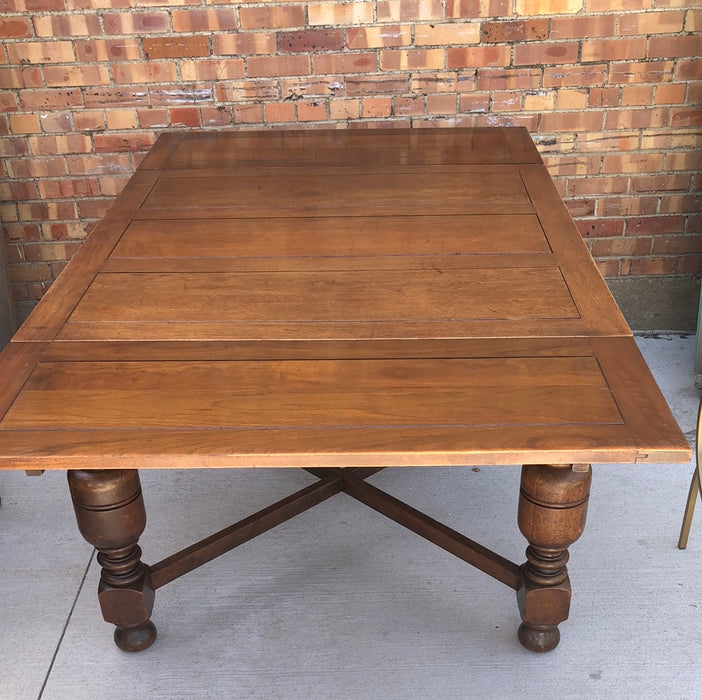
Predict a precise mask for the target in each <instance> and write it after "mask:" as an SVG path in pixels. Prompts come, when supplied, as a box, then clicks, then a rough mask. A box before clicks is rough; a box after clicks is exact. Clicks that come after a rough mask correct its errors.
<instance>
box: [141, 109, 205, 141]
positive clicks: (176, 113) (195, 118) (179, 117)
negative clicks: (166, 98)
mask: <svg viewBox="0 0 702 700" xmlns="http://www.w3.org/2000/svg"><path fill="white" fill-rule="evenodd" d="M168 123H169V125H170V126H187V127H191V128H194V127H198V126H200V125H201V114H200V109H199V108H198V107H171V108H170V109H169V110H168ZM141 150H146V149H143V148H142V149H141Z"/></svg>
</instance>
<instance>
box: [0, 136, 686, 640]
mask: <svg viewBox="0 0 702 700" xmlns="http://www.w3.org/2000/svg"><path fill="white" fill-rule="evenodd" d="M689 454H690V452H689V447H688V445H687V443H686V442H685V439H684V437H683V436H682V434H681V433H680V430H679V428H678V426H677V425H676V423H675V421H674V419H673V418H672V416H671V414H670V411H669V410H668V407H667V406H666V404H665V401H664V400H663V397H662V396H661V394H660V391H659V390H658V388H657V387H656V385H655V382H654V381H653V379H652V378H651V375H650V373H649V371H648V369H647V368H646V366H645V363H644V362H643V359H642V358H641V355H640V353H639V352H638V350H637V348H636V344H635V342H634V340H633V337H632V335H631V333H630V331H629V329H628V327H627V326H626V323H625V321H624V319H623V318H622V316H621V314H620V312H619V310H618V309H617V307H616V304H615V303H614V300H613V299H612V296H611V295H610V294H609V291H608V290H607V288H606V286H605V284H604V282H603V281H602V279H601V277H600V276H599V274H598V271H597V268H596V266H595V264H594V263H593V261H592V259H591V258H590V256H589V254H588V252H587V249H586V247H585V245H584V244H583V241H582V239H581V237H580V235H579V233H578V231H577V229H576V228H575V226H574V224H573V222H572V220H571V218H570V216H569V214H568V211H567V210H566V208H565V206H564V205H563V203H562V202H561V199H560V197H559V195H558V192H557V191H556V189H555V187H554V185H553V183H552V181H551V179H550V178H549V176H548V173H547V171H546V169H545V168H544V166H543V163H542V162H541V159H540V157H539V155H538V153H537V151H536V148H535V147H534V144H533V143H532V141H531V139H530V138H529V136H528V134H527V132H526V131H525V130H524V129H519V128H515V129H451V130H408V129H405V130H403V129H397V130H379V131H367V132H359V131H316V130H315V131H303V132H290V131H284V132H249V131H247V132H227V133H224V132H222V133H198V134H185V133H169V134H164V135H162V136H161V137H159V139H158V141H157V143H156V144H155V146H154V148H153V149H152V151H151V152H150V153H149V154H148V155H147V157H146V158H145V159H144V160H143V162H142V163H141V165H140V167H139V168H138V170H137V172H136V173H135V175H134V177H133V178H132V179H131V180H130V182H129V184H128V185H127V186H126V187H125V189H124V191H123V192H122V194H121V195H120V196H119V197H118V199H117V201H116V202H115V204H114V205H113V207H112V208H111V209H110V211H109V212H108V214H107V216H106V217H105V218H104V219H103V221H102V222H101V223H100V225H99V226H98V227H97V228H96V229H95V231H94V232H93V233H92V234H91V235H90V236H89V237H88V239H87V240H86V242H85V244H84V245H83V246H82V248H81V250H80V251H79V252H78V254H77V255H76V256H75V257H74V259H73V260H72V261H71V263H70V264H69V266H68V267H67V269H66V271H65V272H64V273H63V274H62V275H61V276H60V277H59V279H58V280H57V281H56V283H55V284H54V285H53V286H52V288H51V289H50V290H49V292H48V293H47V295H46V296H45V298H44V299H43V300H42V301H41V303H40V304H39V306H38V307H37V309H36V310H35V311H34V313H33V314H32V315H31V316H30V318H29V319H28V320H27V321H26V323H25V324H24V325H23V326H22V328H21V329H20V330H19V332H18V333H17V334H16V335H15V338H14V339H13V341H12V342H11V343H10V344H9V346H8V348H7V349H6V350H5V351H4V352H3V354H2V355H1V356H0V468H3V469H25V470H31V471H40V470H42V469H67V470H69V483H70V485H71V492H72V495H73V501H74V505H75V509H76V516H77V519H78V523H79V527H80V529H81V532H82V533H83V535H84V536H85V538H86V539H87V540H88V541H89V542H91V543H93V544H94V545H95V546H96V547H97V548H98V550H99V552H100V554H99V559H100V562H101V565H102V567H103V570H102V575H101V583H100V591H99V596H100V604H101V607H102V610H103V614H104V616H105V618H106V619H107V620H108V621H110V622H112V623H113V624H115V625H116V627H117V633H116V641H117V643H118V645H119V646H120V647H122V648H124V649H130V650H138V649H140V648H145V647H146V646H148V645H149V644H150V643H152V642H153V640H154V639H155V635H156V632H155V628H154V627H153V624H152V623H151V622H150V619H149V618H150V613H151V607H152V604H153V591H154V590H155V589H156V588H158V587H160V586H163V585H165V584H166V583H168V582H169V581H171V580H173V579H174V578H176V577H178V576H181V575H183V574H185V573H187V572H188V571H191V570H192V569H193V568H195V567H197V566H200V565H202V564H203V563H205V562H206V561H210V560H211V559H212V558H214V557H216V556H219V555H220V554H222V553H224V552H225V551H228V550H230V549H231V548H233V547H235V546H237V545H238V544H240V543H241V542H243V541H246V540H248V539H250V538H251V537H254V536H255V535H257V534H260V533H261V532H264V531H265V530H267V529H269V528H271V527H273V526H275V525H276V524H278V523H280V522H283V521H284V520H286V519H287V518H289V517H292V516H293V515H295V514H297V513H299V512H302V511H303V510H305V509H307V508H309V507H311V506H313V505H315V504H316V503H318V502H320V501H321V500H323V499H325V498H328V497H329V496H331V495H333V494H334V493H337V492H339V491H340V490H343V491H345V492H346V493H347V494H348V495H350V496H353V497H355V498H357V499H358V500H360V501H362V502H364V503H366V504H367V505H369V506H370V507H372V508H374V509H376V510H377V511H379V512H381V513H383V514H385V515H387V516H388V517H390V518H392V519H393V520H395V521H396V522H398V523H401V524H402V525H404V526H405V527H408V528H409V529H411V530H413V531H414V532H416V533H417V534H419V535H421V536H422V537H425V538H427V539H429V540H430V541H432V542H434V543H436V544H438V545H439V546H441V547H443V548H444V549H446V550H447V551H449V552H451V553H453V554H455V555H456V556H459V557H461V558H462V559H464V560H465V561H467V562H469V563H471V564H473V565H475V566H477V567H478V568H480V569H482V570H483V571H485V572H486V573H488V574H489V575H490V576H493V577H495V578H496V579H498V580H500V581H502V582H503V583H505V584H506V585H508V586H510V587H512V588H514V589H516V590H517V592H518V601H519V607H520V612H521V614H522V618H523V624H522V627H521V628H520V632H519V638H520V640H521V642H522V643H523V644H524V645H525V646H526V647H527V648H529V649H532V650H536V651H544V650H547V649H549V648H552V647H553V646H555V644H557V642H558V624H559V623H560V622H561V621H562V620H564V619H565V618H566V617H567V614H568V603H569V597H570V587H569V583H568V578H567V570H566V566H565V563H566V560H567V547H568V546H569V545H570V543H571V542H573V541H574V540H575V539H576V538H577V537H578V535H579V534H580V531H581V529H582V526H583V524H584V514H585V506H586V498H587V486H588V484H589V478H590V477H589V472H588V469H589V468H587V467H584V466H583V465H587V464H590V463H592V462H635V461H641V462H658V463H660V462H674V461H686V460H687V459H689ZM505 463H507V464H513V463H522V464H525V465H527V466H526V467H525V470H524V474H523V477H522V495H521V497H520V511H519V526H520V528H521V529H522V532H523V533H524V535H525V536H526V538H527V540H528V541H529V547H528V548H527V562H526V563H525V564H524V565H523V566H522V567H519V566H517V565H516V564H514V563H512V562H509V561H507V560H506V559H504V558H503V557H501V556H500V555H498V554H496V553H494V552H491V551H490V550H488V549H487V548H485V547H483V546H482V545H479V544H478V543H476V542H473V541H472V540H470V539H469V538H467V537H465V536H464V535H462V534H460V533H457V532H454V531H453V530H451V529H449V528H447V527H446V526H444V525H442V524H441V523H437V522H436V521H434V520H432V519H431V518H428V517H427V516H426V515H423V514H422V513H419V512H418V511H416V510H415V509H413V508H411V507H409V506H408V505H406V504H404V503H402V502H400V501H398V500H397V499H395V498H394V497H392V496H390V495H389V494H385V493H383V492H382V491H380V490H379V489H377V488H376V487H374V486H372V485H370V484H368V483H365V481H364V480H365V479H366V478H367V477H368V476H370V475H371V474H373V473H374V472H375V471H377V470H378V469H381V468H384V467H393V466H423V467H432V466H445V465H452V466H468V465H493V464H505ZM529 465H531V466H529ZM533 465H552V466H533ZM251 466H253V467H269V466H275V467H301V468H304V469H307V470H308V471H310V472H311V473H312V474H314V475H315V476H317V477H318V478H319V479H321V481H320V482H319V483H317V484H314V485H313V486H310V487H308V488H306V489H303V490H302V491H300V492H298V493H297V494H293V495H292V496H290V497H288V498H287V499H283V500H282V501H280V502H278V503H277V504H274V505H273V506H270V507H269V508H266V509H264V510H263V511H260V512H259V513H257V514H254V515H252V516H250V517H249V518H246V519H245V520H243V521H241V522H239V523H236V524H234V525H232V526H231V527H229V528H225V529H224V530H222V531H220V532H218V533H215V534H214V535H212V536H211V537H208V538H206V539H205V540H203V541H201V542H199V543H196V544H194V545H192V546H191V547H188V548H186V549H185V550H183V551H181V552H179V553H177V554H174V555H173V556H171V557H168V558H167V559H165V560H163V561H162V562H159V563H158V564H156V565H154V566H153V567H148V566H146V565H145V564H144V563H142V562H141V553H140V549H139V546H138V539H139V536H140V534H141V531H142V529H143V524H144V518H145V515H144V509H143V501H142V498H141V490H140V487H139V479H138V474H137V472H136V468H213V467H251ZM101 470H102V471H101Z"/></svg>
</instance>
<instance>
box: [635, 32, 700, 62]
mask: <svg viewBox="0 0 702 700" xmlns="http://www.w3.org/2000/svg"><path fill="white" fill-rule="evenodd" d="M701 50H702V39H701V38H700V37H699V36H698V35H682V34H678V35H677V36H654V37H651V38H650V39H649V40H648V56H649V57H650V58H671V57H676V58H677V57H682V56H695V57H698V56H699V55H700V51H701Z"/></svg>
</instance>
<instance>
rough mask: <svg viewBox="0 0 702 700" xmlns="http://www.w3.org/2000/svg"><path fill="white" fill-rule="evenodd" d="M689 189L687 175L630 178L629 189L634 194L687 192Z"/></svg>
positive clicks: (688, 177)
mask: <svg viewBox="0 0 702 700" xmlns="http://www.w3.org/2000/svg"><path fill="white" fill-rule="evenodd" d="M689 187H690V176H689V175H644V176H642V177H632V178H631V189H632V190H633V191H634V192H660V191H662V190H687V189H688V188H689Z"/></svg>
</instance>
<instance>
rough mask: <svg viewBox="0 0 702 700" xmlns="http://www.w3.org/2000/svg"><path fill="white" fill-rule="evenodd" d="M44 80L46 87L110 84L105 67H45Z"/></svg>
mask: <svg viewBox="0 0 702 700" xmlns="http://www.w3.org/2000/svg"><path fill="white" fill-rule="evenodd" d="M44 80H45V81H46V86H47V87H62V86H64V85H67V86H75V85H107V84H108V83H109V82H110V75H109V73H108V70H107V66H99V65H98V66H94V65H92V66H91V65H73V66H46V67H45V68H44Z"/></svg>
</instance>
